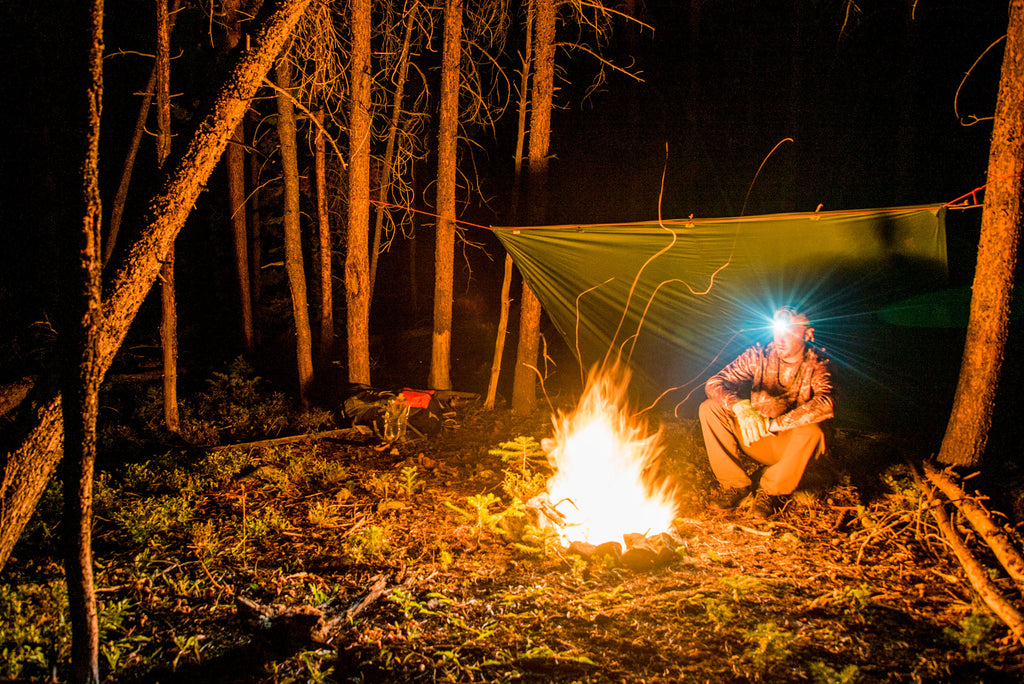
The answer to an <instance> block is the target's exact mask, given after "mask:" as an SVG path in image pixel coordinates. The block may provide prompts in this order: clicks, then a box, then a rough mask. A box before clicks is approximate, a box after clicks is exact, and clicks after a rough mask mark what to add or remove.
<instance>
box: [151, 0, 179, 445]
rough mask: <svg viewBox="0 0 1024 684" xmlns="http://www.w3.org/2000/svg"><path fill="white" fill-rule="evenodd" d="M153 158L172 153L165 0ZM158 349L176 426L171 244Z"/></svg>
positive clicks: (170, 419)
mask: <svg viewBox="0 0 1024 684" xmlns="http://www.w3.org/2000/svg"><path fill="white" fill-rule="evenodd" d="M156 18H157V25H156V36H157V40H156V42H157V46H156V119H157V134H156V140H157V143H156V159H157V163H158V164H159V165H160V167H163V165H164V161H165V160H166V159H167V156H168V155H169V154H170V153H171V33H170V30H169V29H168V14H167V0H156ZM160 349H161V351H162V353H163V365H164V377H163V385H164V425H165V426H166V427H167V431H168V432H171V433H175V434H177V432H178V430H179V426H178V303H177V301H176V299H175V294H174V245H171V248H170V249H169V250H168V251H167V256H166V257H164V263H163V267H162V268H161V269H160Z"/></svg>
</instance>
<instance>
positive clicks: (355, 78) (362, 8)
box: [345, 0, 372, 384]
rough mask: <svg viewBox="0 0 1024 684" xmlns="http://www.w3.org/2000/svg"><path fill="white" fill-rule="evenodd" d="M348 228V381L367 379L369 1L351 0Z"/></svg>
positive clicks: (362, 381) (357, 381) (368, 303)
mask: <svg viewBox="0 0 1024 684" xmlns="http://www.w3.org/2000/svg"><path fill="white" fill-rule="evenodd" d="M350 11H351V25H352V55H351V62H350V63H349V84H350V87H351V96H350V97H351V100H350V101H349V122H348V125H349V166H348V203H349V204H348V229H347V231H346V233H347V242H346V252H345V288H346V290H347V295H348V296H347V300H346V302H347V305H348V309H347V318H346V322H345V330H346V335H347V338H348V380H349V382H354V383H362V384H369V383H370V256H369V245H368V243H369V235H368V232H369V230H370V141H371V135H372V131H371V130H370V84H371V82H372V72H371V71H370V68H371V67H370V26H371V22H370V0H352V3H351V10H350Z"/></svg>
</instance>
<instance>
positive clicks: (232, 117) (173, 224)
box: [0, 0, 310, 569]
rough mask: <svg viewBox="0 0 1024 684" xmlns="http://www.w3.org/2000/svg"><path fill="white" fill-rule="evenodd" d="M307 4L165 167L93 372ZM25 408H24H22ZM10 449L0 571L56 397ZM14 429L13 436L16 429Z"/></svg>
mask: <svg viewBox="0 0 1024 684" xmlns="http://www.w3.org/2000/svg"><path fill="white" fill-rule="evenodd" d="M309 2H310V0H281V2H280V3H278V5H277V6H276V8H275V9H274V10H273V11H271V12H269V13H268V14H267V15H266V16H265V17H264V18H263V20H262V21H261V23H260V25H259V27H258V28H257V30H256V31H255V32H254V35H253V39H252V47H251V48H250V49H249V50H246V51H245V52H242V53H237V55H236V61H235V62H234V63H233V64H232V66H231V70H230V73H229V75H228V77H227V78H226V79H225V80H224V83H223V85H222V87H221V88H220V89H219V91H218V95H217V96H216V98H215V100H214V101H213V103H212V107H211V110H210V112H209V113H208V114H207V115H206V116H205V117H203V118H202V119H201V121H200V123H199V127H198V128H197V129H196V131H195V133H194V134H193V135H192V138H191V140H190V141H189V144H188V146H187V147H186V148H185V149H184V151H183V152H182V156H181V157H180V158H179V159H178V160H177V161H176V162H175V163H173V164H169V165H168V166H170V168H171V170H170V172H169V173H168V175H167V177H166V180H165V182H164V185H163V189H162V190H161V191H160V192H159V193H158V194H157V195H155V196H154V197H153V199H152V200H151V202H150V204H149V213H148V218H147V219H146V222H145V226H146V227H145V229H144V230H143V231H142V234H141V235H140V236H139V237H138V239H136V240H135V242H134V243H133V244H132V246H131V248H130V249H129V250H128V258H127V259H126V261H125V262H124V264H123V266H122V267H121V268H120V269H119V270H118V271H117V274H116V275H115V277H114V282H113V284H112V287H111V289H110V293H111V294H110V296H109V297H108V298H107V299H106V300H105V301H104V304H103V311H104V317H103V326H102V330H101V331H100V336H99V340H98V341H97V360H96V373H97V374H98V375H99V376H100V377H99V378H98V381H99V380H102V376H103V375H104V374H105V373H106V372H107V370H108V369H109V368H110V364H111V362H112V361H113V359H114V356H115V355H116V354H117V350H118V349H119V348H120V346H121V343H122V342H123V341H124V338H125V335H127V333H128V328H129V326H130V325H131V322H132V320H133V319H134V318H135V315H136V314H137V313H138V311H139V307H140V306H141V305H142V302H143V300H144V299H145V297H146V294H147V293H148V292H149V291H150V289H151V288H152V286H153V282H154V281H155V280H156V278H157V275H158V274H159V271H160V261H161V259H163V257H164V256H165V255H166V254H167V252H168V250H169V249H170V248H171V245H172V244H173V243H174V238H175V237H176V236H177V234H178V231H179V230H181V227H182V225H184V223H185V219H186V218H187V217H188V215H189V212H190V211H191V210H192V207H193V206H194V205H195V202H196V199H197V198H198V197H199V193H200V192H202V190H203V189H204V188H205V186H206V182H207V180H208V179H209V177H210V174H211V173H212V172H213V169H214V167H215V166H216V164H217V160H218V159H220V156H221V154H223V152H224V148H225V146H226V145H227V142H228V139H229V138H230V136H231V133H232V132H233V131H234V130H235V128H236V127H237V126H238V122H239V121H240V120H241V119H242V116H243V115H244V114H245V111H246V109H247V108H248V107H249V102H250V101H251V100H252V98H253V96H254V95H255V94H256V92H257V90H258V89H259V87H260V85H261V84H262V83H263V78H264V77H265V76H266V74H267V71H269V69H270V67H271V65H272V64H273V62H274V58H275V57H276V56H277V54H278V53H279V52H280V51H281V47H282V46H283V45H284V43H285V41H287V39H288V37H289V36H290V35H291V32H292V30H293V29H294V28H295V24H296V23H297V22H298V20H299V18H300V17H301V16H302V13H303V12H304V11H305V9H306V7H307V5H308V4H309ZM29 403H30V402H26V404H25V405H26V406H27V405H28V404H29ZM17 425H18V426H19V427H20V432H19V433H18V434H11V435H10V436H11V438H12V439H11V442H10V443H14V444H17V445H18V446H17V447H16V448H15V450H14V451H11V452H8V453H7V454H6V455H5V458H4V460H3V462H2V468H0V471H2V472H3V474H4V475H3V479H2V480H0V569H3V566H4V565H5V564H6V563H7V559H8V558H9V557H10V555H11V550H12V549H13V548H14V544H15V542H16V541H17V540H18V536H19V535H20V534H21V531H22V529H24V527H25V523H27V522H28V520H29V518H30V517H31V515H32V511H33V510H35V507H36V503H38V501H39V497H40V496H41V495H42V493H43V490H44V489H45V488H46V483H47V482H48V481H49V479H50V476H51V475H52V474H53V471H54V469H55V468H56V467H57V463H58V461H59V460H60V457H61V454H62V452H63V441H62V437H63V434H62V425H63V414H62V410H61V401H60V395H59V394H56V393H53V392H50V393H47V392H46V390H45V389H43V390H41V393H40V394H37V395H36V396H35V401H33V402H31V406H29V407H28V408H26V410H25V412H24V413H23V414H22V415H21V416H20V419H19V421H18V422H17ZM18 429H19V428H18V427H15V428H13V430H18Z"/></svg>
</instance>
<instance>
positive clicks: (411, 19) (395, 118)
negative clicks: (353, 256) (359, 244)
mask: <svg viewBox="0 0 1024 684" xmlns="http://www.w3.org/2000/svg"><path fill="white" fill-rule="evenodd" d="M418 9H419V3H418V2H413V4H412V7H410V8H409V11H408V14H406V17H405V36H404V38H403V39H402V52H401V55H400V56H399V58H398V67H397V69H396V73H397V78H396V79H395V96H394V99H393V100H392V103H391V122H390V124H388V142H387V145H386V146H385V148H384V171H383V173H382V174H381V180H380V193H379V195H378V199H379V200H380V201H381V202H382V203H383V202H387V201H388V196H389V194H388V192H389V190H390V188H391V174H392V169H393V167H394V159H395V139H396V138H397V137H398V130H399V124H400V122H401V120H402V100H403V98H404V96H405V81H406V79H407V78H408V75H409V49H410V46H411V44H412V29H413V26H415V24H416V13H417V10H418ZM387 211H388V208H387V207H385V206H384V205H383V204H379V205H378V206H377V209H376V211H375V212H374V224H373V244H372V245H371V246H370V301H371V302H372V301H373V288H374V286H375V284H376V282H377V261H378V260H379V258H380V245H381V234H382V233H383V232H384V215H385V214H386V213H387Z"/></svg>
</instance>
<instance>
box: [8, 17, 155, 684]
mask: <svg viewBox="0 0 1024 684" xmlns="http://www.w3.org/2000/svg"><path fill="white" fill-rule="evenodd" d="M158 2H161V3H162V2H165V0H158ZM88 12H89V19H90V20H91V22H90V28H89V34H90V41H89V45H88V61H87V66H88V71H87V73H88V89H87V91H86V93H85V98H84V100H85V102H84V105H85V106H84V107H83V110H84V112H83V113H84V117H83V119H82V123H83V124H84V132H85V136H84V142H85V145H84V148H85V149H84V151H85V154H84V159H83V164H82V176H83V177H82V202H83V203H82V208H83V214H82V216H83V222H82V229H81V231H80V233H79V240H78V241H77V244H76V247H77V249H75V250H74V251H75V254H74V256H73V260H72V262H71V263H70V268H68V270H67V271H66V273H67V274H68V275H69V278H68V280H69V288H68V293H69V294H70V296H69V298H68V301H69V303H68V312H67V313H68V315H67V317H66V319H65V321H64V327H63V331H62V332H63V334H62V337H61V345H62V346H63V348H64V359H63V366H64V368H63V373H62V378H61V385H62V387H61V389H62V395H61V396H62V399H63V409H64V413H65V415H66V416H67V420H66V421H64V443H65V444H66V445H67V453H66V454H65V458H64V461H63V463H64V467H63V484H64V575H65V579H66V581H67V588H68V608H69V613H70V617H71V681H73V682H98V681H99V618H98V613H97V608H96V591H95V585H94V583H93V567H92V481H93V469H94V466H95V463H96V417H97V415H98V414H99V387H100V377H101V372H100V370H99V366H98V363H97V361H98V353H97V352H98V340H99V329H100V323H101V319H102V316H103V307H102V297H101V290H100V271H101V268H102V257H101V254H100V223H101V221H102V216H103V212H102V207H101V203H100V189H99V138H100V110H101V109H102V101H103V0H93V2H92V3H90V7H89V10H88ZM72 293H73V294H72ZM5 558H6V556H5Z"/></svg>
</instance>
